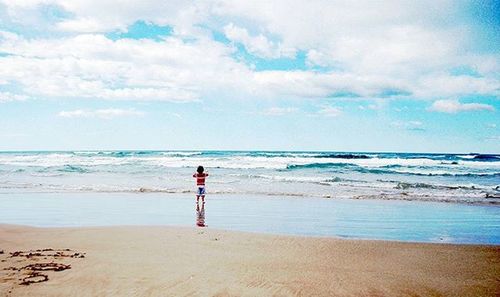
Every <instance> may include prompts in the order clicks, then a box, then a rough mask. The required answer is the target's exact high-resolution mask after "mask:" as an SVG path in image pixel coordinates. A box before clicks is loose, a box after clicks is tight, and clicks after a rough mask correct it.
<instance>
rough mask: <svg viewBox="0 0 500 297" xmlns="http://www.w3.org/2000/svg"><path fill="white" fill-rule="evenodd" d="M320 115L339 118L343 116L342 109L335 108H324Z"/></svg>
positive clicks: (319, 112)
mask: <svg viewBox="0 0 500 297" xmlns="http://www.w3.org/2000/svg"><path fill="white" fill-rule="evenodd" d="M318 114H319V115H323V116H326V117H338V116H340V115H341V114H342V109H341V108H340V107H335V106H324V107H323V108H321V109H320V110H319V111H318Z"/></svg>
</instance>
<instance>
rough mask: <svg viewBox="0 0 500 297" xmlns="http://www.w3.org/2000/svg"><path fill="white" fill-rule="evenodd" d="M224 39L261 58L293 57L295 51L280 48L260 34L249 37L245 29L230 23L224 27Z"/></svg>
mask: <svg viewBox="0 0 500 297" xmlns="http://www.w3.org/2000/svg"><path fill="white" fill-rule="evenodd" d="M224 33H225V35H226V37H227V38H228V39H229V40H231V41H233V42H238V43H241V44H243V45H244V46H245V48H246V49H247V51H248V52H249V53H251V54H254V55H257V56H259V57H263V58H280V57H289V58H293V57H294V56H295V49H293V48H282V46H281V45H280V44H275V43H274V42H272V41H270V40H269V39H268V38H267V37H265V36H264V35H262V34H259V35H258V36H250V34H249V33H248V31H247V30H246V29H245V28H240V27H237V26H235V25H234V24H233V23H230V24H228V25H226V26H225V27H224Z"/></svg>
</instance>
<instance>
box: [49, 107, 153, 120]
mask: <svg viewBox="0 0 500 297" xmlns="http://www.w3.org/2000/svg"><path fill="white" fill-rule="evenodd" d="M143 115H144V112H142V111H136V110H134V109H116V108H109V109H97V110H83V109H77V110H72V111H61V112H59V113H58V116H60V117H63V118H100V119H106V120H109V119H112V118H116V117H127V116H143Z"/></svg>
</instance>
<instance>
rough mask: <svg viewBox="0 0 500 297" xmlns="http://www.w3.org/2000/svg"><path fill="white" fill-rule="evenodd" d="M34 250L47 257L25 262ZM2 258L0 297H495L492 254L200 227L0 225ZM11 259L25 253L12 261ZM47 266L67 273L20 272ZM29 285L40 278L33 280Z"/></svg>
mask: <svg viewBox="0 0 500 297" xmlns="http://www.w3.org/2000/svg"><path fill="white" fill-rule="evenodd" d="M37 249H39V250H43V249H50V250H46V251H39V252H38V254H41V256H29V252H28V251H30V250H31V251H32V253H33V252H34V251H35V250H37ZM66 249H69V250H66ZM2 250H3V254H0V296H495V295H496V296H499V295H500V247H499V246H471V245H447V244H415V243H398V242H387V241H358V240H342V239H333V238H308V237H292V236H274V235H262V234H250V233H239V232H228V231H220V230H213V229H206V228H174V227H99V228H47V229H39V228H30V227H20V226H9V225H0V253H1V251H2ZM16 251H23V252H25V253H21V254H17V255H16V254H14V255H15V256H14V257H12V256H11V254H10V253H14V252H16ZM35 253H36V252H35ZM82 255H84V257H83V258H82V257H81V256H82ZM71 256H73V257H71ZM51 262H54V263H59V264H66V265H71V268H70V269H66V270H62V271H36V270H35V271H34V270H29V269H30V268H33V266H28V265H29V264H33V263H51ZM51 265H53V264H51ZM22 267H24V268H23V269H20V270H18V269H19V268H22ZM58 267H62V268H64V267H63V266H58ZM40 268H43V267H41V266H40V265H39V266H38V269H40ZM47 268H50V267H45V268H44V269H47ZM62 268H61V269H62ZM29 273H40V274H42V275H43V274H44V275H47V276H48V281H45V282H40V283H33V284H30V285H21V284H20V282H21V280H19V279H22V278H24V277H26V276H27V275H28V274H29ZM38 279H43V276H38V277H34V278H32V280H38ZM28 280H29V279H28Z"/></svg>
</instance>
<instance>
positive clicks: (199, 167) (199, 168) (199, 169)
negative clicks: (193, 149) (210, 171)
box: [196, 166, 205, 173]
mask: <svg viewBox="0 0 500 297" xmlns="http://www.w3.org/2000/svg"><path fill="white" fill-rule="evenodd" d="M196 171H197V172H198V173H203V171H205V168H203V166H198V169H196Z"/></svg>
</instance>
